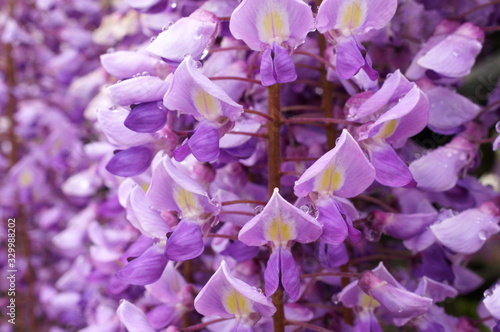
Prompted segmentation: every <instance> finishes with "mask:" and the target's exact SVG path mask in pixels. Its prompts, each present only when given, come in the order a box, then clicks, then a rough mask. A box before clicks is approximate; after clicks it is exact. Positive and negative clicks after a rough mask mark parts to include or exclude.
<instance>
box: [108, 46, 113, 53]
mask: <svg viewBox="0 0 500 332" xmlns="http://www.w3.org/2000/svg"><path fill="white" fill-rule="evenodd" d="M114 52H115V49H114V48H113V47H110V48H108V49H107V50H106V53H114Z"/></svg>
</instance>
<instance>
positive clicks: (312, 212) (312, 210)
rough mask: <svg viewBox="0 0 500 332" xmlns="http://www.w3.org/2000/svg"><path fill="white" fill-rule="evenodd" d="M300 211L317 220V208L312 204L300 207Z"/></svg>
mask: <svg viewBox="0 0 500 332" xmlns="http://www.w3.org/2000/svg"><path fill="white" fill-rule="evenodd" d="M300 209H301V210H302V211H304V212H305V213H307V214H308V215H310V216H311V217H313V218H315V219H317V218H318V208H317V207H316V205H314V204H313V203H306V204H304V205H302V206H301V207H300Z"/></svg>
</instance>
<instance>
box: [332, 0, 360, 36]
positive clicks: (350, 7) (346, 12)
mask: <svg viewBox="0 0 500 332" xmlns="http://www.w3.org/2000/svg"><path fill="white" fill-rule="evenodd" d="M343 7H344V8H341V9H340V11H339V19H338V20H337V22H338V23H337V26H338V28H339V29H341V30H354V29H357V28H359V27H360V26H361V25H363V23H364V21H365V18H366V9H367V5H366V3H365V1H360V2H358V1H352V2H350V3H348V4H347V5H344V6H343ZM342 9H343V10H342Z"/></svg>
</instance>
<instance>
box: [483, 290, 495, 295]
mask: <svg viewBox="0 0 500 332" xmlns="http://www.w3.org/2000/svg"><path fill="white" fill-rule="evenodd" d="M483 295H484V297H489V296H491V295H493V291H492V290H491V289H487V290H485V291H484V293H483Z"/></svg>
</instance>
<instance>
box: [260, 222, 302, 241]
mask: <svg viewBox="0 0 500 332" xmlns="http://www.w3.org/2000/svg"><path fill="white" fill-rule="evenodd" d="M265 232H266V234H265V237H266V240H268V241H271V242H274V243H275V244H276V246H278V245H280V244H283V245H286V243H287V242H288V241H291V240H293V239H295V238H296V235H297V234H296V232H295V227H293V225H292V224H290V223H286V222H284V221H283V219H282V218H281V216H277V217H275V218H274V219H272V220H271V222H269V223H268V224H267V228H266V231H265Z"/></svg>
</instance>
